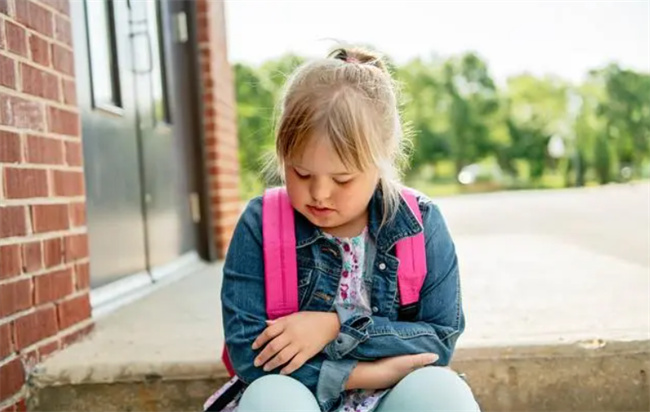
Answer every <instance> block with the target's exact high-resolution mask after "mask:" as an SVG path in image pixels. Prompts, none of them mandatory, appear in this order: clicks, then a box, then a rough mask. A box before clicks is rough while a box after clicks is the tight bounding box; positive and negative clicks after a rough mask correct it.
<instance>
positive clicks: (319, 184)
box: [309, 178, 332, 202]
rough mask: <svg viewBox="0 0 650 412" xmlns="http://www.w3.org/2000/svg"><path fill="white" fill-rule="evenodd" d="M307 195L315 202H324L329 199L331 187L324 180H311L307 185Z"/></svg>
mask: <svg viewBox="0 0 650 412" xmlns="http://www.w3.org/2000/svg"><path fill="white" fill-rule="evenodd" d="M309 194H310V195H311V198H312V199H314V201H316V202H324V201H325V200H327V199H329V198H330V196H331V194H332V189H331V185H330V184H329V183H328V182H327V181H326V179H318V178H316V179H312V181H311V184H310V185H309Z"/></svg>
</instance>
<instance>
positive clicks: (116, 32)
mask: <svg viewBox="0 0 650 412" xmlns="http://www.w3.org/2000/svg"><path fill="white" fill-rule="evenodd" d="M185 3H187V2H177V1H171V0H169V1H168V0H165V1H154V0H146V1H142V0H85V1H73V2H71V9H72V23H73V25H74V41H75V61H76V70H77V73H76V78H77V94H78V100H79V106H80V110H81V117H82V139H83V148H84V164H85V165H84V168H85V175H86V187H87V206H88V210H87V215H88V232H89V241H90V260H91V262H90V263H91V287H93V288H96V287H99V286H103V285H106V284H109V283H112V282H115V281H117V280H120V279H123V278H126V277H130V275H133V274H136V273H140V279H141V280H142V278H147V279H149V280H150V276H151V275H152V274H153V275H154V276H155V274H156V273H157V269H158V268H161V267H162V266H163V265H165V264H167V263H172V262H175V261H177V260H178V259H179V258H180V257H181V256H183V255H186V256H187V255H188V254H192V253H193V252H194V251H195V250H196V249H197V244H198V243H197V227H198V224H199V219H200V217H199V214H198V210H199V208H198V204H199V202H198V195H197V193H198V190H197V184H196V180H197V176H196V174H195V173H194V172H193V169H192V168H191V167H190V166H191V165H193V164H195V163H196V161H195V159H196V157H193V156H194V153H195V147H196V146H195V141H194V136H196V133H195V131H194V130H193V129H192V122H191V121H190V119H191V118H192V117H191V114H192V110H194V109H193V105H192V104H191V103H192V102H191V101H190V100H189V99H190V97H191V93H190V94H188V92H187V91H184V90H183V89H184V88H185V89H187V88H190V85H191V82H189V81H188V79H189V77H190V73H191V69H190V68H191V60H189V61H185V62H179V61H178V56H179V55H181V54H182V53H186V54H187V53H188V52H187V50H186V49H187V48H188V47H189V45H188V44H187V42H183V41H180V40H182V38H180V39H179V38H175V36H174V33H176V32H177V30H179V29H178V28H175V27H174V26H172V24H174V22H177V21H181V20H180V19H179V18H178V13H176V12H174V10H173V8H174V7H178V6H179V4H180V5H184V4H185ZM180 29H181V30H183V29H186V28H185V27H180ZM175 30H176V31H175ZM181 34H182V32H181ZM176 37H177V36H176ZM193 205H194V206H196V207H193ZM192 212H194V213H192Z"/></svg>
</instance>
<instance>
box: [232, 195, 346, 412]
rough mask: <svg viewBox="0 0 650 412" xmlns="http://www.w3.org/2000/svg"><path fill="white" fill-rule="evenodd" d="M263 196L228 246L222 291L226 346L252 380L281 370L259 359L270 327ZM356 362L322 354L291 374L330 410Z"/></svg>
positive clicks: (243, 377) (239, 373)
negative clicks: (256, 346) (258, 342)
mask: <svg viewBox="0 0 650 412" xmlns="http://www.w3.org/2000/svg"><path fill="white" fill-rule="evenodd" d="M261 223H262V220H261V199H260V198H257V199H254V200H252V201H251V202H250V203H249V205H248V206H247V208H246V210H245V211H244V213H243V215H242V217H241V218H240V220H239V222H238V223H237V226H236V228H235V232H234V234H233V238H232V240H231V243H230V247H229V248H228V253H227V256H226V261H225V265H224V270H223V282H222V289H221V302H222V314H223V315H222V316H223V327H224V334H225V341H226V347H227V349H228V353H229V356H230V360H231V362H232V365H233V368H234V370H235V372H236V373H237V376H238V377H239V378H240V379H241V380H242V381H244V382H245V383H247V384H250V383H251V382H253V381H254V380H255V379H257V378H260V377H262V376H264V375H267V374H271V373H278V372H279V370H280V369H281V368H278V369H276V370H275V371H272V372H265V371H264V370H263V369H262V368H258V367H255V366H254V365H253V360H254V359H255V357H256V356H257V354H258V353H259V352H260V351H261V349H260V350H257V351H254V350H253V349H252V344H253V341H254V340H255V339H256V338H257V336H258V335H259V334H260V333H262V332H263V331H264V329H265V328H266V323H265V321H266V319H267V317H266V308H265V299H264V296H265V286H264V263H263V250H262V229H261V228H262V225H261ZM355 366H356V361H354V360H351V359H344V360H343V359H342V360H329V359H327V358H326V356H324V355H323V354H319V355H317V356H315V357H314V358H312V359H310V360H309V361H308V362H306V363H305V364H304V365H303V366H302V367H301V368H300V369H298V370H297V371H295V372H294V373H293V374H292V375H291V376H292V377H293V378H295V379H297V380H299V381H300V382H302V383H303V384H304V385H305V386H307V388H309V390H311V391H312V393H314V395H315V396H316V398H317V400H318V402H319V404H320V407H321V409H322V410H324V411H329V410H331V409H333V408H335V407H336V406H337V405H338V404H339V403H340V402H341V400H342V392H343V389H344V387H345V383H346V382H347V378H348V376H349V374H350V372H351V371H352V369H353V368H354V367H355Z"/></svg>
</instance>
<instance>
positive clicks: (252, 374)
mask: <svg viewBox="0 0 650 412" xmlns="http://www.w3.org/2000/svg"><path fill="white" fill-rule="evenodd" d="M417 198H418V204H419V207H420V212H421V213H422V220H423V225H421V224H420V223H419V222H418V220H417V219H416V217H415V216H414V214H413V213H412V212H411V210H410V209H409V207H408V205H407V204H406V202H405V201H404V200H403V199H402V200H401V204H400V206H399V209H398V211H397V213H396V215H395V217H394V218H393V219H392V220H389V221H388V223H386V224H384V225H383V226H382V225H381V221H382V216H383V201H382V193H381V190H379V189H378V190H377V191H376V192H375V194H374V195H373V197H372V199H371V201H370V203H369V205H368V233H369V235H370V239H371V241H370V242H369V246H368V250H367V252H366V254H367V255H368V260H367V263H366V269H365V270H366V279H367V282H368V286H369V287H370V290H371V307H372V312H373V313H372V315H371V316H357V317H353V318H350V319H347V320H346V321H345V322H344V323H343V324H342V325H341V329H340V332H339V335H338V337H337V338H336V339H335V340H334V341H332V342H330V343H329V344H328V345H327V346H326V347H325V349H324V350H323V351H322V352H321V353H320V354H318V355H316V356H315V357H313V358H312V359H310V360H309V361H307V362H306V363H305V364H304V365H303V366H302V367H301V368H300V369H298V370H297V371H295V372H294V373H293V374H292V375H291V376H292V377H293V378H295V379H298V380H299V381H300V382H302V383H303V384H304V385H306V386H307V387H308V388H309V389H310V390H311V391H312V392H313V393H314V395H315V396H316V399H317V400H318V402H319V405H320V407H321V409H322V410H323V411H326V412H327V411H331V410H333V409H335V408H336V407H337V406H338V405H339V404H340V402H341V401H342V399H343V392H344V387H345V384H346V382H347V378H348V376H349V374H350V372H351V371H352V369H354V367H355V366H356V363H357V361H372V360H375V359H381V358H385V357H390V356H397V355H406V354H417V353H423V352H433V353H436V354H438V355H439V359H438V361H437V362H436V365H438V366H445V365H447V364H448V363H449V362H450V360H451V357H452V353H453V351H454V347H455V344H456V340H457V339H458V337H459V336H460V334H461V333H462V332H463V330H464V328H465V317H464V314H463V309H462V301H461V292H460V279H459V274H458V261H457V257H456V251H455V247H454V243H453V241H452V239H451V237H450V234H449V231H448V229H447V225H446V224H445V221H444V219H443V217H442V215H441V213H440V211H439V209H438V207H437V206H436V205H435V204H434V203H433V202H432V201H431V200H430V199H428V198H427V197H426V196H424V195H422V194H420V193H417ZM295 226H296V247H297V259H298V291H299V293H298V298H299V305H300V310H301V311H321V312H329V311H334V310H335V309H334V307H333V306H334V301H335V296H336V293H337V289H338V285H339V278H340V274H341V267H342V251H341V250H339V249H338V246H337V245H336V244H334V243H333V242H332V241H330V240H328V239H327V238H326V237H325V236H324V235H323V233H322V231H321V230H320V229H319V228H318V227H316V226H314V225H313V224H312V223H311V222H309V221H308V220H307V219H306V218H305V217H304V216H302V215H301V214H300V213H298V212H295ZM423 227H424V234H425V247H426V260H427V269H428V273H427V276H426V278H425V281H424V285H423V286H422V290H421V293H420V305H419V309H418V312H417V314H416V315H415V318H414V319H413V320H412V321H402V320H399V319H398V309H399V307H400V305H399V302H400V299H399V291H398V285H397V267H398V263H399V261H398V259H397V258H396V257H395V250H394V249H395V248H394V246H395V243H396V242H397V241H398V240H400V239H402V238H404V237H407V236H413V235H415V234H417V233H419V232H420V231H422V229H423ZM264 291H265V288H264V261H263V251H262V198H261V197H257V198H255V199H253V200H251V201H250V202H249V204H248V206H247V207H246V210H245V211H244V213H243V215H242V216H241V218H240V220H239V222H238V223H237V226H236V228H235V232H234V235H233V238H232V241H231V243H230V247H229V249H228V253H227V256H226V262H225V266H224V278H223V285H222V291H221V301H222V305H223V324H224V332H225V340H226V345H227V348H228V351H229V353H230V358H231V362H232V364H233V367H234V369H235V371H236V373H237V376H238V377H239V378H240V379H241V380H242V381H244V383H246V384H250V383H251V382H252V381H254V380H255V379H257V378H259V377H261V376H264V375H266V374H269V373H278V371H279V369H280V368H278V369H277V370H276V371H273V372H264V371H263V370H262V368H258V367H255V366H254V365H253V360H254V358H255V356H256V355H257V353H258V352H259V351H260V350H257V351H254V350H253V349H252V348H251V345H252V343H253V341H254V340H255V339H256V338H257V336H258V335H259V334H260V333H262V331H264V329H265V327H266V324H265V320H266V309H265V300H264V293H265V292H264Z"/></svg>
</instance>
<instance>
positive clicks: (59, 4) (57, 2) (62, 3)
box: [41, 0, 76, 15]
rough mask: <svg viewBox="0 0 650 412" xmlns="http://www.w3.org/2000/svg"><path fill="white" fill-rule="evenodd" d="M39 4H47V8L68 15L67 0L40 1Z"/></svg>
mask: <svg viewBox="0 0 650 412" xmlns="http://www.w3.org/2000/svg"><path fill="white" fill-rule="evenodd" d="M75 1H76V0H75ZM41 3H43V4H47V5H48V6H50V7H52V8H53V9H55V10H57V11H59V12H61V13H63V14H65V15H69V14H70V6H69V4H68V0H41Z"/></svg>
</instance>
